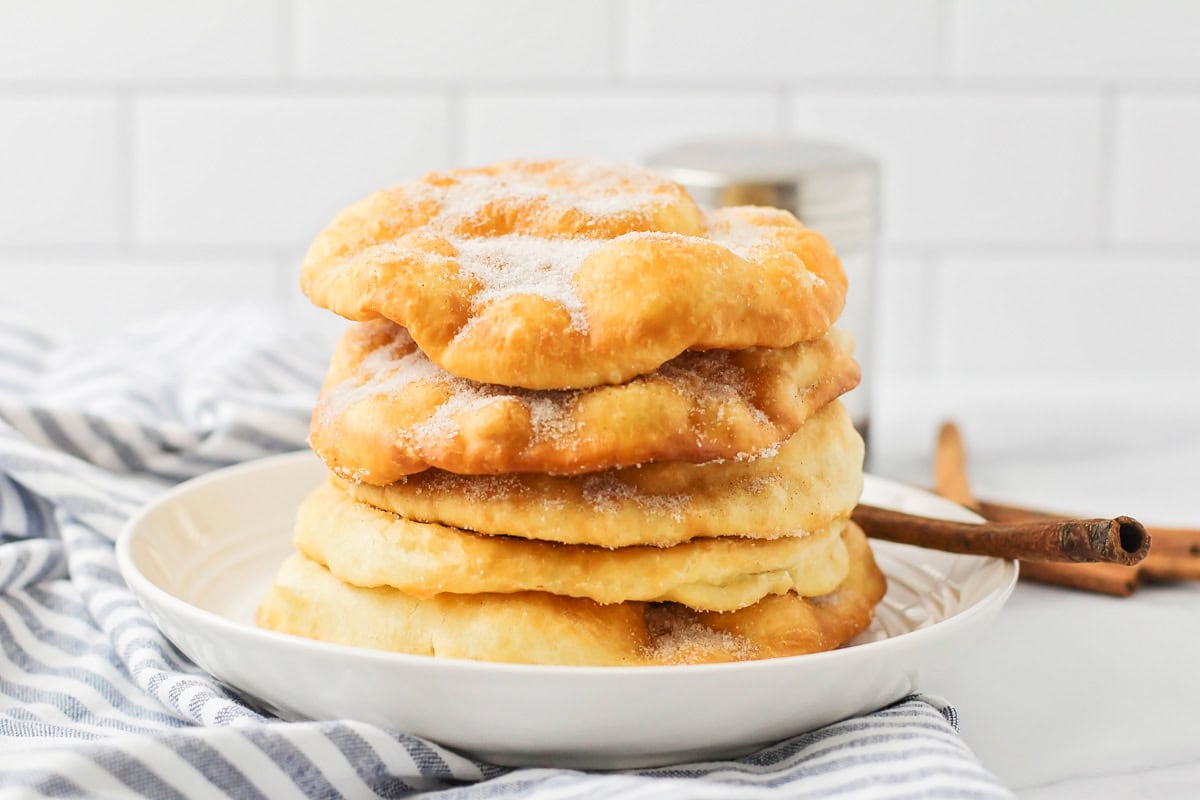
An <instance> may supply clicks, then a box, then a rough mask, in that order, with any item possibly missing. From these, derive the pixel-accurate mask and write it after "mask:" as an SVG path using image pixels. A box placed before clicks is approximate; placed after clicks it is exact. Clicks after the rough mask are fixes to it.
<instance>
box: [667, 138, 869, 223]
mask: <svg viewBox="0 0 1200 800" xmlns="http://www.w3.org/2000/svg"><path fill="white" fill-rule="evenodd" d="M646 164H647V166H649V167H650V168H651V169H654V170H655V171H657V172H659V173H661V174H663V175H665V176H666V177H668V178H670V179H671V180H674V181H676V182H677V183H680V184H682V185H683V186H684V187H686V188H687V189H688V191H690V192H691V193H692V196H693V197H695V199H696V202H697V203H699V204H700V205H701V206H704V207H707V208H717V207H720V206H728V205H766V206H776V207H778V208H785V209H787V210H788V211H791V212H792V213H794V214H795V215H796V216H797V217H799V218H800V219H801V220H802V221H803V222H804V224H805V225H807V226H809V227H810V228H813V229H814V230H817V231H820V232H821V233H823V234H824V235H825V236H826V237H828V238H829V239H830V241H832V242H833V244H834V246H835V247H837V246H842V247H845V246H848V245H854V244H859V243H862V242H865V241H869V240H870V239H872V238H874V236H875V233H876V230H877V228H878V218H879V166H878V164H877V163H876V161H875V160H874V159H873V158H872V157H871V156H869V155H867V154H866V153H863V152H861V151H859V150H855V149H853V148H850V147H846V146H844V145H840V144H834V143H832V142H823V141H814V140H808V139H781V138H722V139H706V140H697V141H692V142H684V143H681V144H678V145H675V146H672V147H669V148H666V149H664V150H659V151H658V152H656V153H653V154H652V155H651V156H650V157H649V158H647V159H646Z"/></svg>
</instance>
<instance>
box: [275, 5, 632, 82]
mask: <svg viewBox="0 0 1200 800" xmlns="http://www.w3.org/2000/svg"><path fill="white" fill-rule="evenodd" d="M294 15H295V22H294V31H295V40H294V41H295V46H294V50H295V59H296V70H297V73H298V74H299V75H301V76H304V77H321V78H329V77H332V78H379V77H387V78H477V77H485V78H493V77H547V76H548V77H556V78H570V77H580V76H596V75H604V74H606V73H607V72H608V69H609V61H610V58H611V56H610V37H609V29H610V24H609V8H608V4H607V3H605V2H604V1H603V0H582V1H581V2H572V3H561V2H556V0H509V2H504V3H497V2H491V1H490V0H448V1H447V2H439V3H431V2H411V1H410V2H387V1H386V0H366V1H365V2H355V3H343V2H337V0H298V2H297V3H296V6H295V11H294Z"/></svg>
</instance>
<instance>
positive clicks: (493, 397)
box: [258, 161, 884, 665]
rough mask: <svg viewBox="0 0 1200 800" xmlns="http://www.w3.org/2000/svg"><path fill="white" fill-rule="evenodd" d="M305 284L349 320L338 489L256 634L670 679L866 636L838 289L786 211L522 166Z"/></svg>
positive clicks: (325, 498)
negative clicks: (648, 669) (668, 673)
mask: <svg viewBox="0 0 1200 800" xmlns="http://www.w3.org/2000/svg"><path fill="white" fill-rule="evenodd" d="M302 284H303V288H304V291H305V293H306V294H307V295H308V296H309V298H310V299H311V300H312V301H313V302H315V303H316V304H318V305H320V306H323V307H326V308H329V309H331V310H333V311H334V312H336V313H338V314H340V315H342V316H344V317H347V318H349V319H351V320H354V321H355V322H354V324H353V325H352V326H351V327H350V328H349V329H348V330H347V332H346V333H345V335H344V336H343V338H342V339H341V341H340V343H339V345H338V348H337V352H336V354H335V355H334V358H333V363H332V364H331V366H330V370H329V374H328V376H327V378H326V381H325V385H324V388H323V390H322V392H321V396H320V398H319V400H318V402H317V408H316V410H315V412H314V414H313V420H312V430H311V443H312V446H313V449H314V450H315V451H316V453H317V455H318V456H319V457H320V458H321V459H322V460H323V461H324V462H325V463H326V464H327V465H328V467H329V470H330V475H329V480H328V482H326V483H325V484H324V485H322V486H321V487H320V488H318V489H317V490H316V491H314V492H313V493H312V494H311V495H310V496H309V497H308V499H307V500H306V501H305V502H304V504H303V506H302V507H301V509H300V511H299V514H298V516H297V520H296V528H295V540H294V541H295V545H296V549H297V553H296V554H294V555H293V556H291V557H290V558H289V560H288V561H287V562H286V563H285V564H284V565H283V567H282V568H281V570H280V571H279V574H278V576H277V577H276V580H275V583H274V585H273V586H272V587H271V589H270V590H269V592H268V594H267V596H266V598H265V599H264V600H263V602H262V604H261V606H260V608H259V611H258V621H259V624H260V625H263V626H264V627H267V628H271V629H274V630H278V631H283V632H287V633H293V634H298V635H301V636H307V637H312V638H315V639H321V640H325V641H330V642H339V643H343V644H351V645H359V646H364V647H373V648H380V649H385V650H394V651H400V652H405V653H418V654H426V655H435V656H445V657H454V658H470V659H482V660H489V661H507V662H526V663H539V664H570V665H651V664H681V663H705V662H720V661H733V660H745V659H758V658H769V657H774V656H785V655H796V654H801V653H810V652H817V651H821V650H829V649H832V648H834V647H837V646H839V645H841V644H842V643H844V642H846V641H847V640H848V639H850V638H852V637H853V636H855V635H856V634H857V633H859V632H860V631H862V630H863V629H864V628H865V627H866V626H867V625H868V624H869V623H870V621H871V619H872V617H873V614H874V608H875V605H876V604H877V603H878V601H879V600H880V598H881V597H882V595H883V592H884V579H883V575H882V574H881V573H880V571H879V570H878V568H877V567H876V565H875V562H874V560H873V558H872V555H871V551H870V548H869V547H868V545H867V541H866V538H865V537H864V535H863V533H862V531H861V530H859V529H858V528H857V527H856V526H855V525H854V524H853V523H851V522H850V520H849V517H850V512H851V510H852V509H853V507H854V505H855V504H856V503H857V501H858V497H859V493H860V491H861V489H862V457H863V445H862V440H861V439H860V438H859V436H858V434H857V433H856V432H855V430H854V428H853V426H852V425H851V423H850V420H849V418H848V416H847V413H846V412H845V410H844V409H843V408H842V406H841V404H840V403H839V402H838V400H837V398H838V397H839V396H840V395H841V394H842V393H844V392H846V391H848V390H850V389H852V388H853V387H854V386H855V385H856V384H857V382H858V378H859V371H858V366H857V365H856V363H855V362H854V360H853V357H852V354H851V351H852V343H851V342H850V341H849V338H848V337H847V336H845V335H844V334H842V333H841V332H840V331H838V330H836V329H834V328H833V327H832V324H833V322H834V321H835V320H836V318H837V316H838V314H839V313H840V312H841V309H842V305H843V303H844V301H845V293H846V279H845V276H844V274H843V272H842V269H841V266H840V264H839V262H838V260H837V257H836V255H835V254H834V253H833V251H832V249H831V248H830V246H829V244H828V242H826V240H825V239H824V238H823V237H821V236H820V235H819V234H817V233H815V232H813V231H811V230H808V229H807V228H805V227H803V226H802V225H801V224H800V223H799V222H798V221H797V220H796V219H795V218H794V217H792V216H791V215H790V214H788V213H787V212H784V211H779V210H775V209H768V208H753V207H740V208H726V209H721V210H718V211H715V212H710V213H704V212H702V211H700V209H699V208H697V206H696V205H695V203H694V202H693V201H692V199H691V198H690V197H689V196H688V194H687V193H686V192H685V191H684V190H683V189H682V188H681V187H679V186H677V185H676V184H673V183H671V182H669V181H666V180H664V179H662V178H660V177H658V176H656V175H655V174H653V173H650V172H647V171H644V170H641V169H637V168H633V167H627V166H622V165H615V164H606V163H595V162H578V161H517V162H506V163H502V164H497V165H494V166H491V167H487V168H483V169H472V170H455V171H451V172H445V173H434V174H430V175H427V176H425V177H424V178H422V179H420V180H418V181H416V182H413V183H410V184H406V185H403V186H399V187H396V188H393V189H389V190H385V191H381V192H378V193H376V194H374V195H372V196H371V197H369V198H367V199H366V200H364V201H362V202H360V203H359V204H357V205H355V206H352V207H351V208H349V209H347V210H346V211H344V212H342V213H341V214H340V215H339V216H338V217H337V218H336V219H335V220H334V221H333V223H332V224H331V225H330V226H329V228H327V229H326V230H325V231H324V232H322V233H321V234H320V235H319V236H318V237H317V239H316V241H315V242H314V243H313V245H312V246H311V248H310V250H309V252H308V255H307V256H306V259H305V264H304V268H303V276H302Z"/></svg>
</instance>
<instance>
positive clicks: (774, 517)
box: [333, 401, 863, 547]
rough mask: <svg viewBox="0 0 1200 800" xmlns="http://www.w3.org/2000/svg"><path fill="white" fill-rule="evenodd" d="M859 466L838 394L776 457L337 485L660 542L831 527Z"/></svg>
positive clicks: (496, 521)
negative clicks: (562, 473) (568, 473)
mask: <svg viewBox="0 0 1200 800" xmlns="http://www.w3.org/2000/svg"><path fill="white" fill-rule="evenodd" d="M862 461H863V442H862V438H861V437H860V436H859V435H858V432H857V431H855V430H854V426H853V425H852V424H851V422H850V416H849V414H848V413H847V412H846V410H845V408H844V407H843V406H842V404H841V403H838V402H836V401H835V402H833V403H830V404H829V405H828V406H826V407H825V408H823V409H821V410H820V411H819V412H818V413H817V414H816V415H815V416H814V417H813V418H812V419H810V420H808V421H807V422H806V423H805V424H804V425H803V426H802V427H801V428H800V430H799V431H798V432H797V433H796V434H795V435H793V436H792V437H791V438H790V439H788V440H787V441H786V442H784V443H783V444H781V445H780V446H779V451H778V453H776V454H775V455H770V456H763V457H761V458H755V459H751V460H746V461H720V462H713V463H710V464H686V463H683V462H678V461H664V462H659V463H655V464H647V465H645V466H643V467H626V468H624V469H613V470H606V471H604V472H596V473H591V474H588V475H578V476H552V475H538V474H532V473H526V474H520V475H455V474H453V473H450V472H444V471H442V470H427V471H425V472H421V473H418V474H416V475H410V476H409V477H408V478H406V479H404V480H401V481H398V482H396V483H393V484H391V485H389V486H372V485H370V484H366V483H355V482H353V481H346V480H343V479H339V478H334V479H333V480H334V482H335V483H337V484H338V485H339V487H340V488H341V489H342V490H343V491H345V492H346V493H347V494H348V495H349V496H350V497H352V498H354V499H355V500H357V501H359V502H362V503H366V504H368V505H371V506H375V507H376V508H381V509H384V510H387V511H390V512H392V513H395V514H399V515H400V516H403V517H406V518H408V519H413V520H421V521H424V522H439V523H443V524H446V525H453V526H455V527H458V528H464V529H467V530H472V531H478V532H480V533H487V534H506V535H509V536H518V537H521V538H526V539H541V540H544V541H551V542H563V543H567V544H591V545H600V546H602V547H628V546H631V545H655V546H658V547H667V546H670V545H674V544H678V543H680V542H686V541H690V540H693V539H697V538H704V537H713V536H741V537H747V538H755V539H773V538H777V537H780V536H788V535H791V534H793V533H795V532H796V531H814V530H818V529H821V528H824V527H827V526H829V525H830V524H832V523H833V522H834V521H835V520H837V519H841V518H845V517H848V516H849V515H850V512H851V511H852V510H853V509H854V506H855V504H856V503H857V502H858V497H859V494H860V493H861V492H862Z"/></svg>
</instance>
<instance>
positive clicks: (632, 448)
mask: <svg viewBox="0 0 1200 800" xmlns="http://www.w3.org/2000/svg"><path fill="white" fill-rule="evenodd" d="M852 346H853V345H852V343H851V342H850V341H849V339H848V338H847V337H845V336H843V335H842V334H841V333H840V332H839V331H834V332H832V333H831V334H830V335H828V336H825V337H823V338H821V339H817V340H815V341H812V342H803V343H801V344H797V345H793V346H791V347H787V348H783V349H778V350H774V349H767V348H752V349H749V350H737V351H729V350H711V351H707V352H695V353H684V354H683V355H681V356H679V357H678V358H675V359H674V360H672V361H670V362H668V363H667V364H665V365H663V366H662V367H660V368H659V369H657V370H656V371H654V372H653V373H651V374H649V375H645V376H641V377H638V378H634V379H633V380H631V381H630V382H629V383H626V384H622V385H620V386H598V387H595V388H592V389H578V390H568V391H553V392H551V391H547V392H532V391H528V390H523V389H510V388H508V387H504V386H496V385H491V384H481V383H475V382H472V381H468V380H464V379H462V378H456V377H454V376H453V375H450V374H449V373H448V372H446V371H445V370H443V369H441V368H440V367H438V366H437V365H436V364H434V363H433V362H432V361H430V360H429V359H428V358H426V357H425V355H424V354H423V353H422V352H421V351H420V350H419V349H418V348H417V346H416V344H415V343H414V342H413V340H412V338H411V337H409V335H408V334H407V332H406V331H405V329H404V328H401V327H400V326H398V325H395V324H393V323H391V322H388V321H386V320H377V321H374V322H368V323H362V324H359V325H355V326H352V327H351V328H350V329H349V330H347V332H346V333H345V335H343V337H342V339H341V341H340V342H339V343H338V347H337V351H336V352H335V353H334V357H333V362H332V364H331V365H330V368H329V372H328V374H327V376H326V378H325V386H324V388H323V389H322V391H321V395H320V397H319V398H318V400H317V407H316V410H315V412H314V413H313V418H312V427H311V431H310V442H311V444H312V447H313V450H314V451H316V453H317V455H318V456H320V457H321V459H322V460H324V461H325V463H326V464H327V465H329V468H330V469H331V470H333V472H334V473H336V474H338V475H340V476H342V477H346V478H350V479H352V480H355V481H358V482H362V483H369V484H373V485H376V486H383V485H387V484H389V483H393V482H394V481H396V480H398V479H400V478H402V477H404V476H405V475H409V474H412V473H415V472H420V471H422V470H424V469H427V468H429V467H437V468H439V469H443V470H447V471H449V472H455V473H460V474H485V475H486V474H504V473H515V472H539V473H548V474H558V475H572V474H580V473H586V472H596V471H598V470H602V469H607V468H610V467H624V466H631V465H634V464H641V463H643V462H647V461H689V462H702V461H711V460H713V459H718V458H739V457H740V458H745V457H747V456H750V455H754V454H757V453H759V452H761V451H763V450H765V449H768V448H771V447H773V446H774V445H776V444H778V443H779V442H781V441H783V440H784V439H786V438H788V437H789V436H791V435H792V433H794V432H795V431H796V430H797V429H798V428H799V427H800V426H801V425H802V424H803V423H804V421H805V420H806V419H808V418H809V417H810V416H811V415H812V414H813V413H814V412H816V411H817V410H818V409H820V408H822V407H823V406H825V405H827V404H828V403H829V402H831V401H832V400H833V399H835V398H837V397H838V396H840V395H841V394H843V393H845V392H847V391H849V390H850V389H852V388H853V387H854V386H855V385H857V383H858V379H859V369H858V364H857V363H855V361H854V359H853V357H851V355H850V350H851V348H852Z"/></svg>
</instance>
